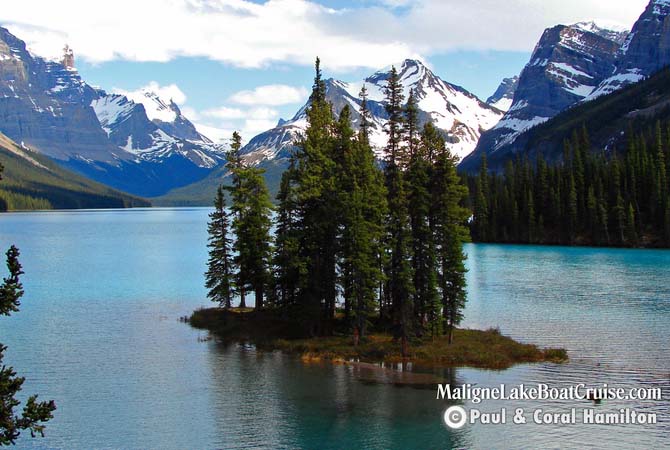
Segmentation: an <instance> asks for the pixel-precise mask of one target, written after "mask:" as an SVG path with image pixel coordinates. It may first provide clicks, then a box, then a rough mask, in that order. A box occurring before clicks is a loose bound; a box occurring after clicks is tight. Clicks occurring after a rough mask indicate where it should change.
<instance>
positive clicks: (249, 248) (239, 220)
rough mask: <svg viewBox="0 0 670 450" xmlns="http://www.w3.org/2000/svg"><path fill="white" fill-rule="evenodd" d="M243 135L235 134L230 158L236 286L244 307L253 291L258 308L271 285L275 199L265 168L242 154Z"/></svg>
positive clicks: (261, 305) (261, 306)
mask: <svg viewBox="0 0 670 450" xmlns="http://www.w3.org/2000/svg"><path fill="white" fill-rule="evenodd" d="M240 148H241V138H240V136H239V134H238V133H237V132H235V133H233V145H232V150H231V157H230V158H229V159H228V162H229V164H230V165H229V166H228V167H229V169H230V172H231V175H232V179H233V183H232V185H231V186H229V187H228V190H229V191H230V193H231V198H232V205H231V212H232V214H233V220H232V229H233V231H234V234H235V240H234V244H233V248H234V249H235V251H236V252H237V255H236V257H235V267H236V269H237V273H236V277H235V285H236V287H237V290H238V292H239V293H240V307H241V308H244V307H246V301H245V293H246V292H247V290H248V289H251V290H253V292H254V296H255V307H256V309H261V308H263V301H264V297H265V293H266V291H268V286H269V284H270V273H269V266H270V254H271V249H270V227H271V224H272V221H271V214H272V208H273V207H272V202H271V201H270V194H269V192H268V189H267V186H266V184H265V178H264V177H263V173H264V170H262V169H258V168H256V167H249V166H247V165H245V164H244V163H243V162H242V159H241V157H240V155H239V152H240Z"/></svg>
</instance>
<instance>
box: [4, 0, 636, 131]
mask: <svg viewBox="0 0 670 450" xmlns="http://www.w3.org/2000/svg"><path fill="white" fill-rule="evenodd" d="M646 4H647V0H625V1H623V0H621V1H613V0H507V1H505V2H500V1H498V0H467V1H465V0H363V1H352V0H345V1H336V0H269V1H260V0H254V1H251V0H142V1H137V0H117V1H115V2H114V3H113V4H111V3H109V4H108V5H107V6H105V4H104V3H103V4H101V3H99V2H90V1H84V0H60V1H58V2H43V1H40V0H10V1H9V2H8V3H6V4H5V5H3V8H2V9H1V10H0V23H1V24H2V25H3V26H7V27H8V28H9V29H10V31H12V32H13V33H15V34H16V35H17V36H18V37H20V38H21V39H24V40H25V41H26V42H27V43H28V45H29V48H30V49H31V51H33V53H36V54H38V55H41V56H45V57H48V58H56V57H57V56H58V55H59V53H60V50H61V48H62V46H63V45H64V43H66V42H67V43H69V44H70V45H71V47H72V48H73V49H74V51H75V55H76V58H77V68H78V69H79V71H80V73H81V74H82V76H83V78H84V79H85V80H86V81H87V82H89V83H91V84H94V85H97V86H100V87H102V88H103V89H105V90H108V91H113V90H120V91H126V92H130V91H136V90H138V89H141V88H142V87H145V86H148V85H150V84H151V86H152V87H153V88H154V89H156V90H158V91H159V94H161V95H164V96H170V97H173V98H174V99H175V101H176V102H177V103H179V104H180V106H181V107H182V110H183V111H184V112H185V113H186V115H187V116H188V117H189V118H191V119H192V120H193V121H194V122H196V123H197V124H198V125H199V126H202V128H203V129H204V130H207V131H208V132H211V134H213V135H224V136H225V135H227V134H229V133H231V132H232V131H233V130H234V129H238V130H242V132H243V134H245V137H246V138H247V139H249V138H251V137H252V136H253V135H254V134H256V133H258V132H261V131H264V130H265V129H267V128H269V127H271V126H273V125H274V124H275V123H276V122H277V120H278V119H279V118H280V117H282V118H288V117H290V116H292V115H293V113H294V112H295V111H296V110H297V109H298V108H299V107H300V106H301V104H302V103H303V102H304V100H305V98H306V91H307V90H308V89H309V87H310V85H311V81H312V77H313V69H312V63H313V60H314V57H315V56H316V55H317V54H318V55H319V56H320V57H321V58H322V62H323V66H324V74H325V75H326V76H327V77H330V76H332V77H334V78H337V79H341V80H344V81H357V80H360V79H362V78H364V77H365V76H367V75H369V74H371V73H373V72H374V71H375V70H376V69H379V68H382V67H384V66H387V65H389V64H392V63H394V62H398V61H401V60H402V59H404V58H406V57H418V58H421V59H422V60H424V61H425V62H426V63H427V64H428V65H429V66H430V67H431V68H432V69H433V70H434V72H435V73H436V74H437V75H438V76H440V77H441V78H443V79H444V80H446V81H449V82H451V83H454V84H458V85H461V86H463V87H464V88H466V89H468V90H469V91H471V92H473V93H474V94H475V95H477V96H479V97H480V98H482V99H483V100H485V99H486V98H487V97H488V96H489V95H490V94H491V93H492V92H493V91H494V90H495V88H496V87H497V85H498V83H499V82H500V80H501V79H502V78H503V77H508V76H512V75H516V74H518V73H519V72H520V71H521V69H522V68H523V66H524V65H525V63H526V62H527V61H528V59H529V57H530V53H531V52H532V49H533V47H534V45H535V43H536V42H537V40H538V39H539V37H540V35H541V33H542V31H543V30H544V29H545V28H547V27H550V26H553V25H556V24H559V23H574V22H577V21H582V20H588V19H597V20H598V21H599V22H600V23H603V24H605V25H608V26H613V27H617V28H622V27H630V26H631V25H632V24H633V22H634V21H635V20H636V19H637V17H638V16H639V15H640V14H641V12H642V11H643V9H644V7H645V5H646ZM213 137H218V136H213Z"/></svg>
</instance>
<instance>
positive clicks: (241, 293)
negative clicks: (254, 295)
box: [240, 288, 247, 309]
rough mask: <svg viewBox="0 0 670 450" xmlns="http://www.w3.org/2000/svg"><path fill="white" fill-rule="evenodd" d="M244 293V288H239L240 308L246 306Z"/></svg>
mask: <svg viewBox="0 0 670 450" xmlns="http://www.w3.org/2000/svg"><path fill="white" fill-rule="evenodd" d="M245 295H246V293H245V292H244V288H242V289H240V309H242V308H246V307H247V302H246V301H245V299H244V297H245Z"/></svg>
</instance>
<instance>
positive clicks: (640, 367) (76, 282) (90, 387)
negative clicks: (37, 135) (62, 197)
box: [0, 208, 670, 449]
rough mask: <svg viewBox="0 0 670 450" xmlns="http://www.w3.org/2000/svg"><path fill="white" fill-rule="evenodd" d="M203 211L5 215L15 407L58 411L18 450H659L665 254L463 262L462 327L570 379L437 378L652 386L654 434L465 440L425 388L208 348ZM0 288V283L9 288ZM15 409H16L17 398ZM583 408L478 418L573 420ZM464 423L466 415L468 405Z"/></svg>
mask: <svg viewBox="0 0 670 450" xmlns="http://www.w3.org/2000/svg"><path fill="white" fill-rule="evenodd" d="M208 212H209V210H208V209H205V208H176V209H135V210H104V211H103V210H95V211H67V212H65V211H53V212H34V213H7V214H2V216H0V246H1V247H2V249H3V252H4V249H6V248H7V247H9V245H10V244H12V243H14V244H16V245H17V246H18V247H19V248H20V250H21V262H22V264H23V266H24V270H25V271H26V274H25V276H24V278H23V281H24V287H25V290H26V295H25V297H24V298H23V300H22V306H21V311H20V312H19V313H17V314H15V315H13V316H12V317H10V318H5V317H0V342H2V343H3V344H5V345H7V346H8V347H9V349H8V350H7V352H6V358H5V362H6V363H7V364H9V365H12V366H14V368H15V369H16V370H17V372H18V373H19V374H20V375H22V376H25V377H26V378H27V380H26V382H25V384H24V390H23V393H22V394H25V395H28V394H32V393H39V394H40V398H43V399H54V400H55V401H56V404H57V406H58V410H57V411H56V413H55V418H54V419H53V420H52V421H51V422H49V423H48V424H47V429H46V437H45V438H43V439H39V438H38V439H31V438H30V436H29V435H28V436H22V437H21V438H20V440H19V442H18V447H19V448H67V449H91V448H157V449H158V448H160V449H183V448H194V449H195V448H305V449H311V448H319V449H328V448H349V449H351V448H398V449H402V448H405V449H406V448H454V447H464V448H494V447H495V448H542V447H553V448H556V447H562V448H566V447H573V448H584V447H600V448H622V449H623V448H633V447H635V448H662V447H665V446H667V445H668V442H669V441H670V418H669V412H670V388H669V385H670V340H669V339H670V338H669V335H670V251H662V250H626V249H595V248H567V247H539V246H505V245H481V244H477V245H472V244H471V245H467V246H466V251H467V253H468V255H469V259H468V268H469V273H468V293H469V297H468V298H469V300H468V306H467V308H466V311H465V322H464V324H463V326H466V327H471V328H489V327H498V328H499V329H500V330H501V331H502V332H503V333H504V334H508V335H510V336H512V337H514V338H517V339H520V340H523V341H526V342H532V343H536V344H539V345H542V346H560V347H565V348H567V349H568V352H569V356H570V362H569V363H566V364H549V363H547V364H532V365H520V366H515V367H513V368H511V369H508V370H504V371H488V370H477V369H470V368H462V369H460V368H459V369H453V370H442V371H435V373H436V374H438V375H440V376H443V377H444V378H445V379H446V380H450V381H451V382H452V383H471V384H473V385H477V386H480V387H482V386H497V385H499V384H500V383H508V385H510V386H512V385H518V384H520V383H526V384H533V383H540V382H542V383H548V384H550V385H552V386H570V385H573V384H576V383H586V384H589V385H593V384H602V383H608V384H609V385H610V386H617V387H626V388H627V387H659V388H661V389H662V392H663V396H664V399H663V400H661V401H619V400H611V401H609V400H608V401H604V402H603V403H602V404H600V405H595V408H597V409H600V410H603V411H616V410H617V409H618V408H624V407H626V408H635V409H637V410H640V411H646V412H655V413H657V415H658V420H659V423H657V424H655V425H618V426H607V425H585V424H574V425H562V426H561V425H546V424H544V425H536V424H532V423H528V424H525V425H514V424H509V423H508V424H505V425H480V424H477V425H466V426H465V427H463V428H461V429H459V430H451V429H449V428H447V427H446V426H445V425H444V422H443V419H442V414H443V412H444V411H445V410H446V408H447V407H448V406H450V404H451V403H449V402H447V401H445V400H436V398H435V397H436V390H435V388H434V387H433V388H430V389H419V388H415V387H397V386H394V385H392V384H385V383H379V382H371V381H370V379H369V378H370V376H369V375H370V374H366V373H365V370H362V369H360V368H356V367H352V366H336V365H328V364H324V365H306V364H305V363H303V362H301V361H300V360H299V359H297V358H294V357H290V356H286V355H282V354H280V353H277V352H271V353H263V352H258V351H256V349H255V348H254V347H253V346H249V345H239V344H234V343H225V342H220V341H218V340H216V339H212V340H207V339H206V338H207V336H208V335H207V333H206V332H203V331H198V330H194V329H192V328H191V327H190V326H189V325H187V324H184V323H180V322H179V320H178V319H179V317H181V316H184V315H188V314H190V313H191V312H192V311H193V310H194V309H196V308H199V307H202V306H208V302H207V300H206V298H205V290H204V288H203V281H204V277H203V273H204V271H205V270H206V267H205V265H206V259H207V249H206V247H205V244H206V239H207V235H206V222H207V214H208ZM3 276H4V275H3ZM25 395H24V396H23V398H25ZM589 405H591V406H593V404H592V403H590V402H586V403H585V401H569V400H554V401H511V400H510V401H487V402H483V403H481V404H480V405H479V406H478V407H480V408H481V409H482V410H490V411H495V410H496V409H500V408H501V407H506V408H508V409H510V410H513V409H515V408H518V407H521V408H526V409H535V408H543V409H545V410H547V411H556V412H559V411H566V410H569V409H570V408H573V407H576V408H583V407H588V406H589ZM464 406H465V407H466V408H469V407H475V406H476V405H473V404H472V403H471V402H469V401H466V402H465V405H464Z"/></svg>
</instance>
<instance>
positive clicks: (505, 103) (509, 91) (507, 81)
mask: <svg viewBox="0 0 670 450" xmlns="http://www.w3.org/2000/svg"><path fill="white" fill-rule="evenodd" d="M518 85H519V77H518V76H516V75H515V76H513V77H511V78H503V80H502V82H501V83H500V86H498V89H496V91H495V92H494V93H493V95H492V96H490V97H489V98H488V99H486V103H488V104H489V105H491V106H493V107H494V108H498V109H499V110H501V111H505V112H506V111H507V110H508V109H510V107H511V106H512V102H513V101H514V93H515V92H516V87H517V86H518Z"/></svg>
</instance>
